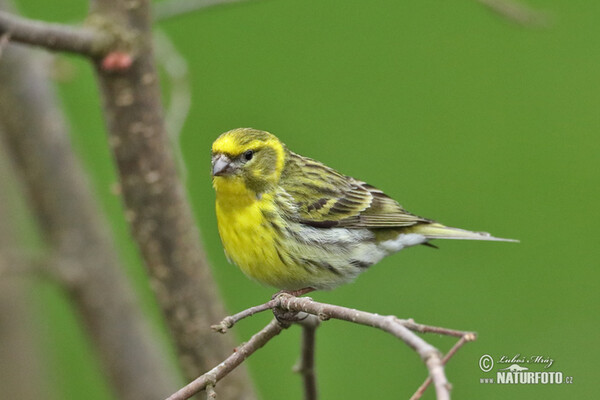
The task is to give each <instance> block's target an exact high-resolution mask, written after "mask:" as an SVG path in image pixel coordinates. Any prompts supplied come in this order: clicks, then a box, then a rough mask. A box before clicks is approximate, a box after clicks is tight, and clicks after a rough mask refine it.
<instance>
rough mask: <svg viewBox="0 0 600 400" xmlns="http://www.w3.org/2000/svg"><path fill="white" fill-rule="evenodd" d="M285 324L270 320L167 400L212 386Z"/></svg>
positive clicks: (182, 397)
mask: <svg viewBox="0 0 600 400" xmlns="http://www.w3.org/2000/svg"><path fill="white" fill-rule="evenodd" d="M287 327H288V326H287V325H282V323H281V322H279V321H277V319H273V320H271V322H269V324H267V326H265V327H264V328H263V329H261V330H260V331H259V332H258V333H256V334H255V335H254V336H252V337H251V338H250V340H248V342H246V343H244V344H241V345H240V346H238V347H237V348H236V349H235V350H234V352H233V354H231V355H230V356H229V357H227V358H226V359H225V361H223V362H222V363H220V364H219V365H217V366H216V367H214V368H213V369H211V370H210V371H208V372H207V373H205V374H203V375H201V376H200V377H198V378H196V379H195V380H194V381H192V382H190V383H189V384H187V385H186V386H184V387H183V388H181V389H180V390H178V391H177V392H176V393H173V394H172V395H171V396H170V397H169V398H168V399H167V400H184V399H189V398H190V397H192V396H193V395H195V394H196V393H198V392H200V391H201V390H203V389H205V388H206V386H207V385H209V384H212V385H213V386H214V385H215V384H216V383H217V382H218V381H220V380H221V379H222V378H223V377H224V376H226V375H227V374H229V373H230V372H231V371H233V370H234V369H235V368H236V367H237V366H238V365H240V364H241V363H242V362H244V360H246V359H247V358H248V357H250V356H251V355H252V354H253V353H254V352H255V351H256V350H258V349H260V348H261V347H263V346H264V345H265V344H266V343H267V342H268V341H269V340H271V339H272V338H273V337H275V336H277V335H278V334H279V333H280V332H281V331H282V330H283V329H285V328H287Z"/></svg>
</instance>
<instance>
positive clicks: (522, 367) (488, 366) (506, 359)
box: [479, 354, 573, 385]
mask: <svg viewBox="0 0 600 400" xmlns="http://www.w3.org/2000/svg"><path fill="white" fill-rule="evenodd" d="M553 364H554V359H552V358H550V357H546V356H541V355H533V356H523V355H521V354H515V355H514V356H512V357H510V356H506V355H501V356H500V357H496V358H494V357H492V356H491V355H489V354H484V355H482V356H481V357H480V358H479V369H481V370H482V371H483V372H492V370H493V369H494V366H496V368H498V369H497V370H496V376H495V378H492V377H484V378H480V379H479V382H480V383H497V384H528V385H531V384H543V385H546V384H562V383H573V377H572V376H565V375H564V374H563V372H561V371H547V369H549V368H550V367H551V366H552V365H553ZM532 368H533V369H542V371H531V370H530V369H532Z"/></svg>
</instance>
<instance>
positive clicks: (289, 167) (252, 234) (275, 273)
mask: <svg viewBox="0 0 600 400" xmlns="http://www.w3.org/2000/svg"><path fill="white" fill-rule="evenodd" d="M211 163H212V184H213V187H214V189H215V193H216V196H215V197H216V202H215V203H216V204H215V209H216V217H217V226H218V231H219V235H220V237H221V242H222V244H223V247H224V250H225V255H226V257H227V259H228V260H229V261H230V262H231V263H233V264H235V265H237V266H238V267H239V268H240V269H241V270H242V272H243V273H244V274H245V275H247V276H248V277H250V278H251V279H253V280H256V281H258V282H260V283H262V284H264V285H268V286H272V287H275V288H277V289H280V291H284V292H287V293H290V294H295V295H301V294H305V293H308V292H311V291H313V290H330V289H334V288H336V287H338V286H340V285H343V284H346V283H350V282H352V281H354V280H355V278H356V277H357V276H358V275H360V274H361V273H362V272H364V271H366V270H367V269H368V268H369V267H370V266H372V265H373V264H376V263H377V262H379V261H380V260H381V259H383V258H384V257H386V256H389V255H391V254H393V253H396V252H398V251H400V250H402V249H404V248H407V247H411V246H416V245H429V246H432V247H435V246H433V245H432V244H431V243H429V242H430V241H431V240H435V239H468V240H490V241H508V242H510V241H515V240H513V239H503V238H497V237H494V236H492V235H490V234H489V233H486V232H473V231H468V230H464V229H459V228H453V227H448V226H445V225H443V224H441V223H439V222H436V221H434V220H431V219H428V218H423V217H420V216H417V215H415V214H412V213H410V212H408V211H406V210H405V209H404V208H403V207H402V206H401V205H400V204H399V203H398V202H397V201H396V200H394V199H392V198H391V197H389V196H388V195H386V194H385V193H384V192H383V191H381V190H379V189H377V188H375V187H374V186H371V185H369V184H367V183H365V182H363V181H361V180H358V179H355V178H352V177H350V176H346V175H343V174H341V173H339V172H337V171H336V170H334V169H333V168H330V167H328V166H326V165H325V164H323V163H321V162H319V161H316V160H313V159H311V158H308V157H304V156H301V155H299V154H296V153H294V152H292V151H291V150H289V149H288V148H287V147H286V146H285V144H283V143H282V142H281V141H280V140H279V139H278V138H277V137H276V136H275V135H273V134H271V133H269V132H266V131H262V130H258V129H253V128H237V129H233V130H230V131H228V132H225V133H223V134H221V135H220V136H219V137H218V138H217V139H216V140H215V141H214V143H213V144H212V157H211Z"/></svg>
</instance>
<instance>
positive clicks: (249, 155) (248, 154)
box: [243, 150, 254, 161]
mask: <svg viewBox="0 0 600 400" xmlns="http://www.w3.org/2000/svg"><path fill="white" fill-rule="evenodd" d="M253 156H254V151H252V150H248V151H247V152H245V153H244V154H243V157H244V160H246V161H250V160H252V157H253Z"/></svg>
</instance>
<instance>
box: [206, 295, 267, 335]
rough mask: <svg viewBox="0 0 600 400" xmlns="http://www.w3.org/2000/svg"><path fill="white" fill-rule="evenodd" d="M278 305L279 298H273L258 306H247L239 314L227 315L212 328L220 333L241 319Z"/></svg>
mask: <svg viewBox="0 0 600 400" xmlns="http://www.w3.org/2000/svg"><path fill="white" fill-rule="evenodd" d="M276 305H277V300H275V299H273V300H270V301H267V302H266V303H264V304H260V305H258V306H254V307H250V308H247V309H245V310H243V311H240V312H239V313H237V314H234V315H231V316H228V317H225V318H224V319H223V320H222V321H221V322H219V323H218V324H216V325H211V329H212V330H214V331H217V332H220V333H225V332H227V330H228V329H229V328H232V327H233V326H234V325H235V324H236V323H238V322H239V321H241V320H242V319H244V318H247V317H251V316H252V315H254V314H258V313H260V312H263V311H266V310H271V309H273V307H275V306H276Z"/></svg>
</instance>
